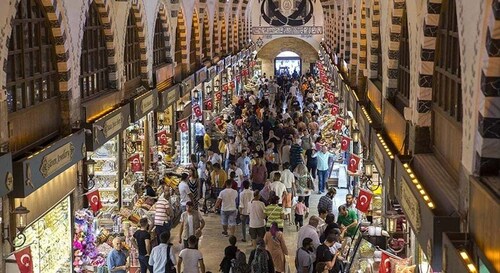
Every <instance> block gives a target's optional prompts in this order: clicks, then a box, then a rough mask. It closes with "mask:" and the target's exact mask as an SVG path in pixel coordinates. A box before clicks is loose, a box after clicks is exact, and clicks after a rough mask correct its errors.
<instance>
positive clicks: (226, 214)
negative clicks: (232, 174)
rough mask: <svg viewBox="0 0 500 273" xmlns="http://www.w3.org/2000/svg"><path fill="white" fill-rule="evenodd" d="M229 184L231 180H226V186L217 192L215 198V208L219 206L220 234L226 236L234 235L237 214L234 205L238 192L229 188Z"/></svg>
mask: <svg viewBox="0 0 500 273" xmlns="http://www.w3.org/2000/svg"><path fill="white" fill-rule="evenodd" d="M231 184H232V181H231V180H227V181H226V188H225V189H223V190H222V191H221V192H220V193H219V198H217V202H216V203H215V207H216V208H221V212H220V216H221V223H222V229H223V231H222V234H224V235H226V236H233V235H234V231H235V229H236V215H237V214H238V211H237V207H236V199H237V198H238V192H237V191H236V190H233V189H232V188H231ZM228 227H229V229H228ZM228 230H229V232H228Z"/></svg>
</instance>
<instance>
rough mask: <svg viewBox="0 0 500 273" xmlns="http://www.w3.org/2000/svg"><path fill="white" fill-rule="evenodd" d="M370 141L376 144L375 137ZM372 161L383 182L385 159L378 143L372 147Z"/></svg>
mask: <svg viewBox="0 0 500 273" xmlns="http://www.w3.org/2000/svg"><path fill="white" fill-rule="evenodd" d="M372 139H373V141H375V142H377V140H376V139H375V137H373V138H372ZM373 160H374V163H375V166H376V167H377V170H378V172H379V173H380V177H381V178H382V180H385V179H384V178H385V174H386V171H385V158H384V153H383V152H382V149H381V148H380V147H379V144H378V143H377V144H375V145H373Z"/></svg>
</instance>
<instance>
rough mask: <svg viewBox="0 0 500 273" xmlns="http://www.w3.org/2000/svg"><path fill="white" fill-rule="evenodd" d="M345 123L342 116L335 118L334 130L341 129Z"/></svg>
mask: <svg viewBox="0 0 500 273" xmlns="http://www.w3.org/2000/svg"><path fill="white" fill-rule="evenodd" d="M343 124H344V119H343V118H341V117H338V118H337V119H336V120H335V123H334V124H333V129H334V130H340V129H342V125H343Z"/></svg>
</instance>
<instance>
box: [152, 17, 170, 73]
mask: <svg viewBox="0 0 500 273" xmlns="http://www.w3.org/2000/svg"><path fill="white" fill-rule="evenodd" d="M168 51H169V49H168V48H167V33H166V31H165V29H164V28H163V22H162V20H161V17H160V14H158V16H157V17H156V23H155V33H154V37H153V66H154V67H158V66H160V65H162V64H164V63H167V52H168Z"/></svg>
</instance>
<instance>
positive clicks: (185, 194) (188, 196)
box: [179, 173, 194, 212]
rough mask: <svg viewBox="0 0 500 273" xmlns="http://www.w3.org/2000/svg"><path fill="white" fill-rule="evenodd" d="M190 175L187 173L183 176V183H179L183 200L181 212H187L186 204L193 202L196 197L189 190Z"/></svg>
mask: <svg viewBox="0 0 500 273" xmlns="http://www.w3.org/2000/svg"><path fill="white" fill-rule="evenodd" d="M188 179H189V175H188V174H187V173H182V174H181V182H180V183H179V195H180V198H181V200H180V201H181V211H182V212H185V211H186V203H187V202H189V201H191V202H192V201H193V199H194V196H193V194H192V193H191V189H190V188H189V182H188Z"/></svg>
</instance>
